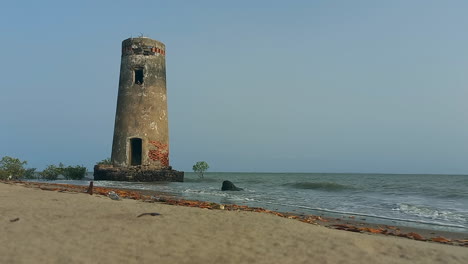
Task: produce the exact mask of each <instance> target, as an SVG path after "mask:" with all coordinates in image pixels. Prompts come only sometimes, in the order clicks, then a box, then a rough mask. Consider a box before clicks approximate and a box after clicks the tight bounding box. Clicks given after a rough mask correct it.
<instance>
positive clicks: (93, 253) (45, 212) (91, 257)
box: [0, 181, 468, 263]
mask: <svg viewBox="0 0 468 264" xmlns="http://www.w3.org/2000/svg"><path fill="white" fill-rule="evenodd" d="M0 183H1V184H0V197H1V199H2V215H1V218H0V219H1V220H2V223H3V225H2V227H1V231H0V232H1V233H2V236H0V243H1V244H2V248H1V249H0V262H2V263H25V262H26V263H27V262H36V263H64V262H67V263H86V262H96V263H101V262H109V261H111V262H112V261H117V262H118V263H149V262H151V261H157V262H158V263H220V262H223V263H280V262H281V263H312V262H314V261H321V262H323V263H341V262H343V263H467V261H468V248H467V247H468V240H466V239H467V236H468V234H465V233H461V234H458V233H452V234H450V233H446V234H445V235H446V236H445V237H442V236H440V235H439V234H434V236H423V234H420V233H416V232H407V231H411V230H403V229H400V228H399V227H391V226H383V225H382V226H372V225H369V224H366V223H361V222H357V221H354V222H353V221H352V220H351V219H350V220H348V219H339V220H337V219H335V220H333V219H326V218H323V217H320V216H312V215H294V214H289V213H279V212H275V211H269V210H265V209H262V208H253V207H248V206H242V205H222V204H215V203H209V202H201V201H188V200H182V199H174V198H171V197H163V196H155V195H152V194H151V193H143V192H138V191H133V190H126V189H115V188H112V189H111V188H103V187H95V186H92V185H90V186H78V185H67V184H54V183H42V182H23V181H0ZM25 187H27V188H25ZM109 193H111V194H112V195H117V197H118V198H119V200H120V201H115V200H114V199H110V198H112V197H111V195H109ZM90 194H92V195H90ZM253 212H258V213H253ZM327 227H328V228H327ZM336 229H339V230H346V231H351V232H344V231H339V230H336ZM413 231H414V230H413ZM430 232H433V231H430ZM428 234H430V233H428ZM450 236H452V237H450ZM405 238H406V239H405ZM408 238H409V239H408ZM415 240H416V241H415ZM417 240H421V241H417Z"/></svg>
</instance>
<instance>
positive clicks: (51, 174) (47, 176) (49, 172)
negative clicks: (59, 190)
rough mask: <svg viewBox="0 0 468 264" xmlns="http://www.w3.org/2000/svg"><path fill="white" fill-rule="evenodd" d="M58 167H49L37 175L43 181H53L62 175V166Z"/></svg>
mask: <svg viewBox="0 0 468 264" xmlns="http://www.w3.org/2000/svg"><path fill="white" fill-rule="evenodd" d="M60 165H61V166H60ZM60 165H59V167H57V166H55V165H49V166H47V168H45V169H44V170H43V171H42V172H40V173H39V174H40V175H41V177H42V178H43V179H44V180H48V181H54V180H56V179H57V178H58V176H59V175H60V174H62V173H63V164H62V163H60Z"/></svg>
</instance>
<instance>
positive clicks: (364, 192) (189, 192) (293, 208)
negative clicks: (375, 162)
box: [62, 172, 468, 233]
mask: <svg viewBox="0 0 468 264" xmlns="http://www.w3.org/2000/svg"><path fill="white" fill-rule="evenodd" d="M224 180H229V181H231V182H233V183H234V184H235V185H236V186H237V187H241V188H243V189H244V190H243V191H221V184H222V182H223V181H224ZM62 182H67V183H73V184H87V182H75V181H73V182H71V181H62ZM94 184H95V186H105V187H119V188H129V189H141V190H151V191H156V192H163V193H167V194H170V195H174V196H177V197H181V198H183V199H188V200H200V201H210V202H215V203H222V204H240V205H248V206H254V207H263V208H266V209H270V210H276V211H281V212H293V213H297V214H315V215H324V216H328V217H341V218H343V217H345V218H346V217H350V216H351V217H354V218H355V219H356V220H360V219H361V220H362V219H365V220H366V221H368V222H374V223H383V224H393V225H403V226H412V227H420V228H427V229H436V230H445V231H455V232H464V233H465V232H466V233H468V175H402V174H347V173H336V174H334V173H333V174H332V173H233V172H229V173H227V172H223V173H217V172H211V173H206V174H205V176H204V178H203V179H200V178H199V177H198V176H197V175H196V174H194V173H185V182H164V183H161V182H160V183H132V182H112V181H96V182H94Z"/></svg>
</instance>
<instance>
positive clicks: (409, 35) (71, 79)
mask: <svg viewBox="0 0 468 264" xmlns="http://www.w3.org/2000/svg"><path fill="white" fill-rule="evenodd" d="M466 10H468V2H466V1H451V0H448V1H430V0H425V1H423V0H420V1H418V0H414V1H408V0H395V1H372V0H362V1H345V0H343V1H286V2H285V1H242V0H240V1H177V0H175V1H48V0H44V1H9V2H5V3H2V8H1V9H0V29H1V32H2V34H1V36H0V40H1V41H0V43H1V44H0V46H1V48H2V60H1V63H0V77H1V78H0V89H1V93H0V95H1V96H0V111H1V113H2V115H1V117H0V122H1V129H0V156H5V155H9V156H14V157H18V158H20V159H24V160H27V161H28V162H29V163H28V165H29V166H30V167H37V168H39V169H42V168H44V167H45V166H46V165H48V164H56V163H58V162H63V163H65V164H67V165H68V164H70V165H75V164H77V165H78V164H80V165H85V166H87V167H88V168H92V166H93V165H94V164H95V162H96V161H99V160H102V159H104V158H107V157H109V156H110V152H111V145H112V135H113V125H114V115H115V107H116V98H117V88H118V78H119V67H120V45H121V41H122V40H124V39H126V38H129V37H132V36H133V37H136V36H138V35H140V34H144V35H145V36H148V37H151V38H154V39H157V40H159V41H162V42H164V43H165V44H166V47H167V57H166V58H167V61H166V63H167V87H168V103H169V127H170V144H171V145H170V148H171V154H170V159H171V165H173V167H174V168H176V169H180V170H186V171H190V170H191V166H192V165H193V164H194V163H195V162H196V161H199V160H205V161H207V162H208V163H209V164H210V166H211V169H210V170H211V171H257V172H261V171H271V172H382V173H454V174H468V103H467V100H468V74H467V71H468V34H466V29H467V28H468V16H466Z"/></svg>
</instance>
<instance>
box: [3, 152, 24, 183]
mask: <svg viewBox="0 0 468 264" xmlns="http://www.w3.org/2000/svg"><path fill="white" fill-rule="evenodd" d="M27 163H28V162H27V161H21V160H20V159H17V158H12V157H8V156H5V157H3V158H2V159H1V160H0V179H2V180H6V179H8V178H10V177H11V179H19V178H21V177H22V176H23V174H24V172H25V169H24V165H26V164H27Z"/></svg>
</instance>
